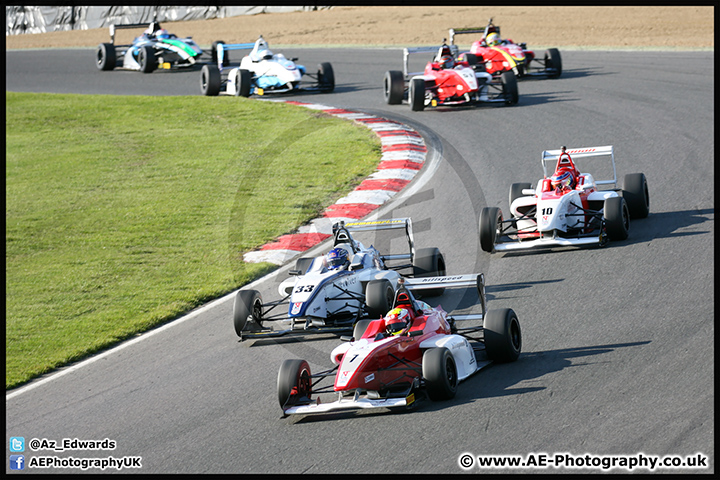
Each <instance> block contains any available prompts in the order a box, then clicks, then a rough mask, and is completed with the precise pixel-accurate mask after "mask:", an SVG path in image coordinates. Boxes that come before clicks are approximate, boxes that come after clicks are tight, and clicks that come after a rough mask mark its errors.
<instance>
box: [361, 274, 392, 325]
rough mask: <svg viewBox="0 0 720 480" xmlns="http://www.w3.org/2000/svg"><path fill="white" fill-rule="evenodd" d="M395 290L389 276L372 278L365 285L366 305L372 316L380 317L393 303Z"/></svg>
mask: <svg viewBox="0 0 720 480" xmlns="http://www.w3.org/2000/svg"><path fill="white" fill-rule="evenodd" d="M394 300H395V290H393V286H392V284H391V283H390V281H389V280H388V279H387V278H381V279H379V280H370V281H369V282H368V284H367V287H365V305H366V306H367V310H368V314H369V315H370V316H371V317H375V318H380V317H382V316H383V315H385V314H386V313H387V312H388V311H389V310H390V309H391V308H392V305H393V301H394Z"/></svg>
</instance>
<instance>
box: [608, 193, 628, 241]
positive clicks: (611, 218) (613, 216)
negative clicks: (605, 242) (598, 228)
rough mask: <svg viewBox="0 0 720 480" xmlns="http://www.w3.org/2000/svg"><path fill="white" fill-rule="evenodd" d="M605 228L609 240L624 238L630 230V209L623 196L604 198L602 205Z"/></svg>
mask: <svg viewBox="0 0 720 480" xmlns="http://www.w3.org/2000/svg"><path fill="white" fill-rule="evenodd" d="M603 217H604V218H605V229H606V231H607V235H608V238H609V239H610V240H625V239H626V238H628V231H629V230H630V211H629V210H628V206H627V202H626V201H625V199H624V198H623V197H610V198H606V199H605V204H604V207H603Z"/></svg>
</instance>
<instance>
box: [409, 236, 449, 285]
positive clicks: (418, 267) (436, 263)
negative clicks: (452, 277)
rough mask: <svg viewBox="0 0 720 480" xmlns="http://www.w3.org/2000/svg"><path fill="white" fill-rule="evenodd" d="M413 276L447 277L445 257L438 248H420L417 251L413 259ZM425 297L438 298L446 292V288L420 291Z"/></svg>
mask: <svg viewBox="0 0 720 480" xmlns="http://www.w3.org/2000/svg"><path fill="white" fill-rule="evenodd" d="M412 264H413V276H414V277H415V278H419V277H444V276H445V275H447V270H446V268H445V257H444V256H443V254H442V253H440V249H439V248H437V247H431V248H420V249H418V250H416V251H415V256H414V257H413V261H412ZM419 292H420V293H421V295H422V296H424V297H437V296H440V295H442V294H443V293H444V292H445V289H444V288H430V289H426V290H419Z"/></svg>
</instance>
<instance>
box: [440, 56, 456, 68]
mask: <svg viewBox="0 0 720 480" xmlns="http://www.w3.org/2000/svg"><path fill="white" fill-rule="evenodd" d="M440 66H441V67H442V68H453V67H454V66H455V59H453V57H452V55H443V56H442V58H441V59H440Z"/></svg>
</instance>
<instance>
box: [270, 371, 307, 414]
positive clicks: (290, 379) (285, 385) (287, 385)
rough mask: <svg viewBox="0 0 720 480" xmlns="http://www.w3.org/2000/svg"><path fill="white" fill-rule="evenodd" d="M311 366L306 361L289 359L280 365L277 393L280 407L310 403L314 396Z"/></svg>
mask: <svg viewBox="0 0 720 480" xmlns="http://www.w3.org/2000/svg"><path fill="white" fill-rule="evenodd" d="M310 375H311V373H310V365H308V362H307V361H306V360H297V359H287V360H284V361H283V363H282V364H281V365H280V370H279V371H278V378H277V393H278V402H280V407H281V408H282V407H285V406H287V405H294V404H297V403H298V401H303V400H304V401H309V400H310V397H311V395H312V381H311V379H310Z"/></svg>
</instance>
